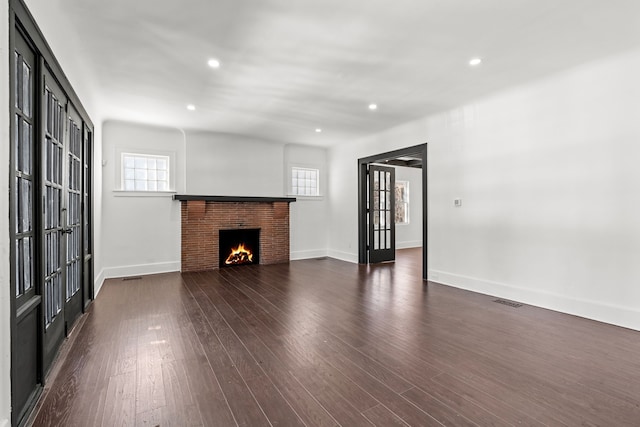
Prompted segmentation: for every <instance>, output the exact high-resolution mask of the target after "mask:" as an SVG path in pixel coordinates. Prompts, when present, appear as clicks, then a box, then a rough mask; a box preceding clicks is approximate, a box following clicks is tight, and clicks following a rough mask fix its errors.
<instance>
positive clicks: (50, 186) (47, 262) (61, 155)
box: [41, 70, 84, 371]
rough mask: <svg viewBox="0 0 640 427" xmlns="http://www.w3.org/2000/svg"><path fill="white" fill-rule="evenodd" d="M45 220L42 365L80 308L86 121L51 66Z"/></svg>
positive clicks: (45, 102)
mask: <svg viewBox="0 0 640 427" xmlns="http://www.w3.org/2000/svg"><path fill="white" fill-rule="evenodd" d="M42 104H43V118H44V132H43V138H42V144H41V149H42V159H43V161H42V165H41V166H42V200H43V211H42V223H43V225H44V231H43V237H44V238H43V242H44V244H43V246H42V260H43V270H42V271H43V274H42V277H41V279H42V282H43V283H44V290H43V300H44V327H45V330H44V366H45V371H46V370H47V369H48V367H49V366H50V365H51V362H52V361H53V359H54V358H55V355H56V351H57V349H58V347H59V345H60V342H61V341H62V340H63V339H64V337H65V336H66V334H67V331H68V329H69V328H70V327H71V325H72V324H73V322H74V321H75V319H76V318H77V317H78V316H79V315H80V314H81V313H82V309H83V298H82V292H81V289H82V283H83V274H82V273H83V272H82V264H83V262H82V258H83V257H82V254H83V247H82V241H83V239H82V233H83V228H84V227H82V223H83V220H82V216H83V215H82V199H83V188H82V183H83V179H82V177H83V175H84V173H83V168H84V164H83V160H82V157H83V131H82V120H81V119H80V117H79V115H78V113H77V112H76V110H75V109H74V108H73V106H72V105H71V103H69V101H68V100H67V98H66V96H65V95H64V92H62V90H61V89H60V87H59V86H58V84H57V82H56V80H55V79H54V78H53V76H52V75H51V73H50V72H49V71H48V70H45V72H44V98H43V101H42Z"/></svg>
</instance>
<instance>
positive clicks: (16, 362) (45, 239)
mask: <svg viewBox="0 0 640 427" xmlns="http://www.w3.org/2000/svg"><path fill="white" fill-rule="evenodd" d="M9 8H10V13H9V20H10V31H9V44H10V50H9V52H10V56H9V59H10V61H9V62H10V75H9V80H10V82H9V83H10V88H11V90H10V111H11V126H10V137H11V145H10V146H11V150H10V158H9V163H10V170H11V176H10V182H11V185H10V197H9V203H10V235H11V240H12V244H11V253H10V258H11V284H10V286H11V289H12V295H13V298H11V303H10V305H11V313H10V319H11V408H12V410H11V423H12V425H14V426H16V425H21V424H23V423H24V422H25V420H26V419H27V418H28V416H29V412H30V410H31V409H32V408H33V406H34V404H35V402H36V400H37V397H38V396H39V393H40V392H41V390H42V387H43V386H44V384H45V382H46V375H47V372H48V371H49V369H50V368H51V365H52V363H53V360H54V359H55V357H56V355H57V352H58V350H59V347H60V344H61V343H62V341H63V340H64V338H65V337H66V336H67V334H68V331H69V330H70V329H71V327H72V325H73V322H74V321H76V319H77V318H78V317H79V316H80V315H81V313H82V312H83V311H84V309H85V308H86V307H87V305H88V304H89V303H90V301H91V300H92V299H93V255H92V254H93V245H92V242H93V239H92V210H91V205H92V200H91V196H92V191H91V185H92V167H91V165H92V159H93V157H92V156H93V147H92V143H93V140H92V136H93V125H92V124H91V120H90V119H89V117H88V114H87V112H86V110H84V108H83V107H82V104H81V103H80V101H79V100H78V97H77V95H76V94H75V92H74V91H73V88H72V87H71V85H70V84H69V81H68V80H67V79H66V77H65V75H64V73H63V72H62V70H61V68H60V66H59V64H58V62H57V60H56V59H55V57H54V56H53V54H52V53H51V51H50V50H49V47H48V45H47V43H46V41H45V40H44V38H43V36H42V33H41V32H40V30H39V29H38V27H37V25H36V24H35V22H34V21H33V19H32V16H31V14H30V13H29V12H28V10H27V9H26V6H25V5H24V3H23V2H22V0H9Z"/></svg>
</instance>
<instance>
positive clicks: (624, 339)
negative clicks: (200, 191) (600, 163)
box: [33, 249, 640, 427]
mask: <svg viewBox="0 0 640 427" xmlns="http://www.w3.org/2000/svg"><path fill="white" fill-rule="evenodd" d="M420 258H421V255H420V250H415V249H414V250H403V251H399V252H398V260H397V261H396V263H395V264H385V265H378V266H369V267H367V266H358V265H354V264H349V263H345V262H341V261H337V260H333V259H321V260H305V261H294V262H291V263H290V264H283V265H272V266H248V267H234V268H228V269H223V270H221V271H215V272H205V273H189V274H182V275H181V274H179V273H171V274H162V275H155V276H146V277H143V278H141V279H140V280H130V281H122V280H120V279H119V280H108V281H106V283H105V284H104V287H103V289H102V291H101V293H100V295H99V297H98V298H97V300H96V301H95V302H94V304H93V305H92V306H91V308H90V310H89V313H88V314H87V315H86V319H85V320H84V324H83V325H82V328H81V329H80V330H79V331H78V332H77V334H78V335H77V336H76V337H75V339H74V341H73V343H71V344H70V347H69V351H68V357H67V358H66V359H65V360H64V361H61V362H60V370H59V373H58V375H57V376H56V378H55V380H54V381H53V382H52V383H51V384H49V385H48V386H47V389H46V390H45V393H44V397H43V401H42V402H41V404H40V405H39V409H38V412H37V416H35V420H34V422H33V425H35V426H134V425H135V426H224V427H229V426H309V427H311V426H313V427H315V426H338V425H339V426H345V427H353V426H371V425H375V426H384V427H388V426H442V425H447V426H639V425H640V333H639V332H635V331H631V330H627V329H623V328H618V327H614V326H611V325H606V324H602V323H598V322H594V321H589V320H586V319H581V318H577V317H573V316H568V315H564V314H560V313H556V312H552V311H548V310H543V309H539V308H535V307H530V306H527V305H524V306H522V307H520V308H513V307H509V306H505V305H501V304H496V303H494V302H492V301H493V300H494V299H495V298H492V297H490V296H486V295H480V294H475V293H472V292H467V291H462V290H459V289H454V288H450V287H447V286H443V285H438V284H434V283H429V284H426V283H423V282H422V280H421V278H420V277H421V269H422V266H421V264H420Z"/></svg>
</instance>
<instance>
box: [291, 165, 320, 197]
mask: <svg viewBox="0 0 640 427" xmlns="http://www.w3.org/2000/svg"><path fill="white" fill-rule="evenodd" d="M319 182H320V171H319V170H318V169H307V168H297V167H293V168H291V195H292V196H312V197H314V196H315V197H317V196H319V195H320V186H319Z"/></svg>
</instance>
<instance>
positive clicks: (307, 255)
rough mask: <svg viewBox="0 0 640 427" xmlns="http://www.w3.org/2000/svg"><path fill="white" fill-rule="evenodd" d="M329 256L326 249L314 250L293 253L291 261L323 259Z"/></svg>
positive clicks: (290, 256)
mask: <svg viewBox="0 0 640 427" xmlns="http://www.w3.org/2000/svg"><path fill="white" fill-rule="evenodd" d="M326 256H327V250H326V249H314V250H307V251H292V252H291V254H290V255H289V258H290V259H291V261H295V260H299V259H311V258H322V257H326Z"/></svg>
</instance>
